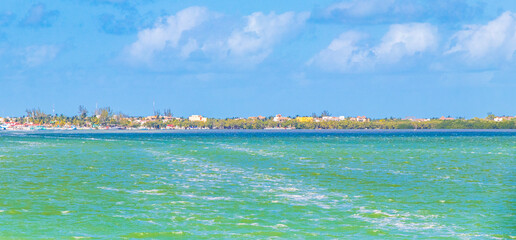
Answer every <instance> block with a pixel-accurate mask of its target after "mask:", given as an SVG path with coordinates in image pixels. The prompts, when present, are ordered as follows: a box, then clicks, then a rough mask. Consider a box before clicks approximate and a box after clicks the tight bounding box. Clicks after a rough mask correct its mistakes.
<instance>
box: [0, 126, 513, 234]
mask: <svg viewBox="0 0 516 240" xmlns="http://www.w3.org/2000/svg"><path fill="white" fill-rule="evenodd" d="M515 176H516V132H515V131H183V132H180V131H169V132H142V133H140V132H139V133H134V132H116V133H114V132H101V131H97V132H80V131H69V132H45V131H40V132H5V131H4V132H0V239H24V238H25V239H34V238H40V239H54V238H57V239H63V238H64V239H73V238H93V239H99V238H100V239H137V238H149V239H170V238H181V237H183V238H188V239H221V238H237V239H266V238H283V239H306V238H317V239H332V238H338V239H342V238H344V239H412V238H419V239H511V238H513V239H514V238H516V237H515V236H516V217H515V214H516V177H515Z"/></svg>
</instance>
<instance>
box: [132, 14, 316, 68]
mask: <svg viewBox="0 0 516 240" xmlns="http://www.w3.org/2000/svg"><path fill="white" fill-rule="evenodd" d="M221 18H224V16H222V15H220V14H216V13H213V12H210V11H208V9H206V8H203V7H190V8H186V9H184V10H181V11H179V12H178V13H176V15H171V16H168V17H166V18H164V19H160V20H159V21H158V22H157V23H156V25H155V26H154V27H153V28H148V29H144V30H142V31H140V32H139V33H138V40H137V41H136V42H134V43H133V44H132V45H131V46H130V47H129V53H130V55H131V56H132V57H133V59H137V60H139V61H147V62H148V61H150V60H153V58H154V57H155V56H156V55H159V54H161V55H167V56H166V57H167V58H174V57H177V58H180V59H182V60H185V59H189V58H191V57H192V56H193V55H196V56H199V55H201V56H202V58H204V59H212V60H217V61H219V62H220V61H225V62H232V63H245V64H251V65H252V64H257V63H260V62H262V61H263V60H264V59H265V58H266V57H267V56H268V55H269V54H270V53H271V52H272V50H273V48H274V46H275V45H276V44H278V43H279V42H281V41H282V40H284V39H286V38H287V37H288V36H289V35H291V34H292V33H295V32H297V31H298V30H299V29H300V28H301V27H302V26H303V25H304V23H305V22H306V20H307V19H308V18H309V13H294V12H286V13H282V14H276V13H274V12H271V13H269V14H264V13H262V12H255V13H253V14H251V15H249V16H246V17H244V18H243V20H244V21H243V22H242V23H243V24H233V25H229V28H228V24H227V23H228V22H231V21H227V20H228V19H226V20H220V19H221ZM233 22H234V21H233Z"/></svg>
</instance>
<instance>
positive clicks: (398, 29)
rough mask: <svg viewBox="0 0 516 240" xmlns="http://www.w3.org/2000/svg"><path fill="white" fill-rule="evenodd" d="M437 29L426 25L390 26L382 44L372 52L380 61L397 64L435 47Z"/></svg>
mask: <svg viewBox="0 0 516 240" xmlns="http://www.w3.org/2000/svg"><path fill="white" fill-rule="evenodd" d="M437 42H438V41H437V28H436V27H434V26H432V25H431V24H428V23H409V24H395V25H391V27H390V28H389V32H387V34H385V36H384V37H383V38H382V43H381V44H380V45H379V46H378V47H377V48H376V49H375V50H374V52H375V54H376V56H377V57H378V58H379V59H381V60H386V61H389V62H397V61H399V60H400V59H401V58H402V57H404V56H413V55H415V54H417V53H422V52H425V51H427V50H430V49H432V48H435V47H437Z"/></svg>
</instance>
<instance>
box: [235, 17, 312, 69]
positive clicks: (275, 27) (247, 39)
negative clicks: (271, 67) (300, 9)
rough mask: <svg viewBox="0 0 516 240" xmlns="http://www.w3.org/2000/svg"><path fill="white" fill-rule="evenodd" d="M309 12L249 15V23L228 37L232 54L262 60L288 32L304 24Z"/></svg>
mask: <svg viewBox="0 0 516 240" xmlns="http://www.w3.org/2000/svg"><path fill="white" fill-rule="evenodd" d="M309 16H310V15H309V14H308V13H299V14H296V13H294V12H286V13H283V14H275V13H274V12H272V13H270V14H268V15H265V14H263V13H261V12H255V13H253V14H251V15H250V16H247V17H246V19H247V25H246V26H245V27H244V28H242V29H237V30H235V31H234V32H233V33H232V34H231V36H229V38H228V39H227V48H228V51H229V55H230V56H236V57H243V56H251V57H252V58H254V60H255V61H257V62H261V61H262V60H263V59H264V58H265V57H266V56H267V55H269V54H270V52H271V51H272V47H273V46H274V45H275V44H277V43H278V42H279V41H281V40H282V39H284V38H285V37H286V36H287V35H288V34H290V33H292V32H294V31H296V30H297V29H299V28H300V27H301V26H303V25H304V23H305V21H306V20H307V19H308V17H309Z"/></svg>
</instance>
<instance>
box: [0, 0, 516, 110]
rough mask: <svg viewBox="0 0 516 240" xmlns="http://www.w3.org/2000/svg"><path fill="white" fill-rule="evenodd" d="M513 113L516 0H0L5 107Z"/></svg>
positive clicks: (0, 106)
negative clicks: (82, 106)
mask: <svg viewBox="0 0 516 240" xmlns="http://www.w3.org/2000/svg"><path fill="white" fill-rule="evenodd" d="M153 102H154V103H155V106H156V108H157V109H164V108H170V109H172V112H173V113H174V115H175V116H188V115H191V114H203V115H206V116H208V117H233V116H242V117H246V116H254V115H265V116H268V115H274V114H277V113H281V114H284V115H292V116H294V115H310V114H311V113H313V112H317V113H320V112H321V111H323V110H328V111H329V112H330V113H332V114H333V115H338V116H340V115H344V116H355V115H366V116H370V117H374V118H382V117H391V116H394V117H405V116H417V117H434V116H435V117H440V116H442V115H444V116H448V115H449V116H454V117H459V116H462V117H466V118H471V117H475V116H478V117H484V116H486V114H487V113H488V112H492V113H494V114H497V115H515V114H516V104H515V103H516V1H512V0H507V1H480V0H479V1H474V0H470V1H465V0H432V1H430V0H429V1H423V0H344V1H324V0H318V1H315V0H314V1H309V0H305V1H294V0H289V1H249V2H245V3H244V2H242V1H228V0H219V1H168V0H148V1H136V0H45V1H25V0H4V1H2V4H1V5H0V115H2V116H20V115H23V114H24V113H25V109H27V108H33V107H36V108H40V109H42V110H44V111H46V112H50V113H51V112H52V109H53V108H54V109H55V111H56V112H57V113H64V114H66V115H72V114H76V113H77V109H78V106H79V105H84V106H86V107H87V108H88V109H89V110H90V111H93V110H94V109H95V106H96V105H98V106H99V107H105V106H110V107H111V108H112V109H114V110H115V111H116V112H118V111H121V112H124V113H126V114H129V115H151V114H152V113H153Z"/></svg>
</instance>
